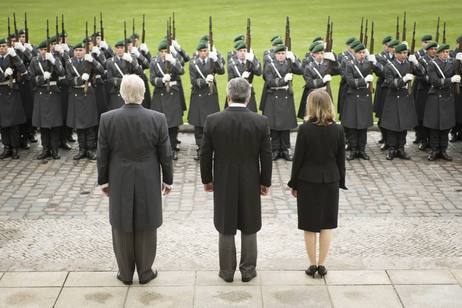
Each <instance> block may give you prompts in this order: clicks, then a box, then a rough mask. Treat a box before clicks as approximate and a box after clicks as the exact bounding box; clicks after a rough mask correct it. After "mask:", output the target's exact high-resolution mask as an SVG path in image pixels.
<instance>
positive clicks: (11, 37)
mask: <svg viewBox="0 0 462 308" xmlns="http://www.w3.org/2000/svg"><path fill="white" fill-rule="evenodd" d="M8 38H9V39H14V38H16V34H15V33H11V34H10V35H9V36H8Z"/></svg>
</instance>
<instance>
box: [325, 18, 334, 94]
mask: <svg viewBox="0 0 462 308" xmlns="http://www.w3.org/2000/svg"><path fill="white" fill-rule="evenodd" d="M325 40H326V52H331V51H332V23H331V21H330V16H328V17H327V30H326V38H325ZM330 70H331V61H327V71H326V74H330ZM326 92H327V93H328V94H329V96H330V97H331V98H332V89H331V87H330V81H328V82H326Z"/></svg>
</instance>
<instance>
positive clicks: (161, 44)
mask: <svg viewBox="0 0 462 308" xmlns="http://www.w3.org/2000/svg"><path fill="white" fill-rule="evenodd" d="M167 48H168V42H167V41H166V40H162V41H160V42H159V46H157V50H162V49H167Z"/></svg>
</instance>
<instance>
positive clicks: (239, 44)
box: [234, 41, 247, 50]
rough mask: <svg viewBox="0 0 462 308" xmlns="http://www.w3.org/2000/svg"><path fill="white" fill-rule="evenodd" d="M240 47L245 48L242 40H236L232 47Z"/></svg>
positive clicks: (237, 48)
mask: <svg viewBox="0 0 462 308" xmlns="http://www.w3.org/2000/svg"><path fill="white" fill-rule="evenodd" d="M242 48H247V46H246V45H245V42H244V41H237V42H236V44H234V49H236V50H239V49H242Z"/></svg>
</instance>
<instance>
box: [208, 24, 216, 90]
mask: <svg viewBox="0 0 462 308" xmlns="http://www.w3.org/2000/svg"><path fill="white" fill-rule="evenodd" d="M209 45H210V47H209V52H211V51H212V50H213V31H212V16H209ZM209 67H210V70H209V74H212V75H213V63H209ZM214 92H215V84H214V82H213V81H212V82H210V83H209V94H213V93H214Z"/></svg>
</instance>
